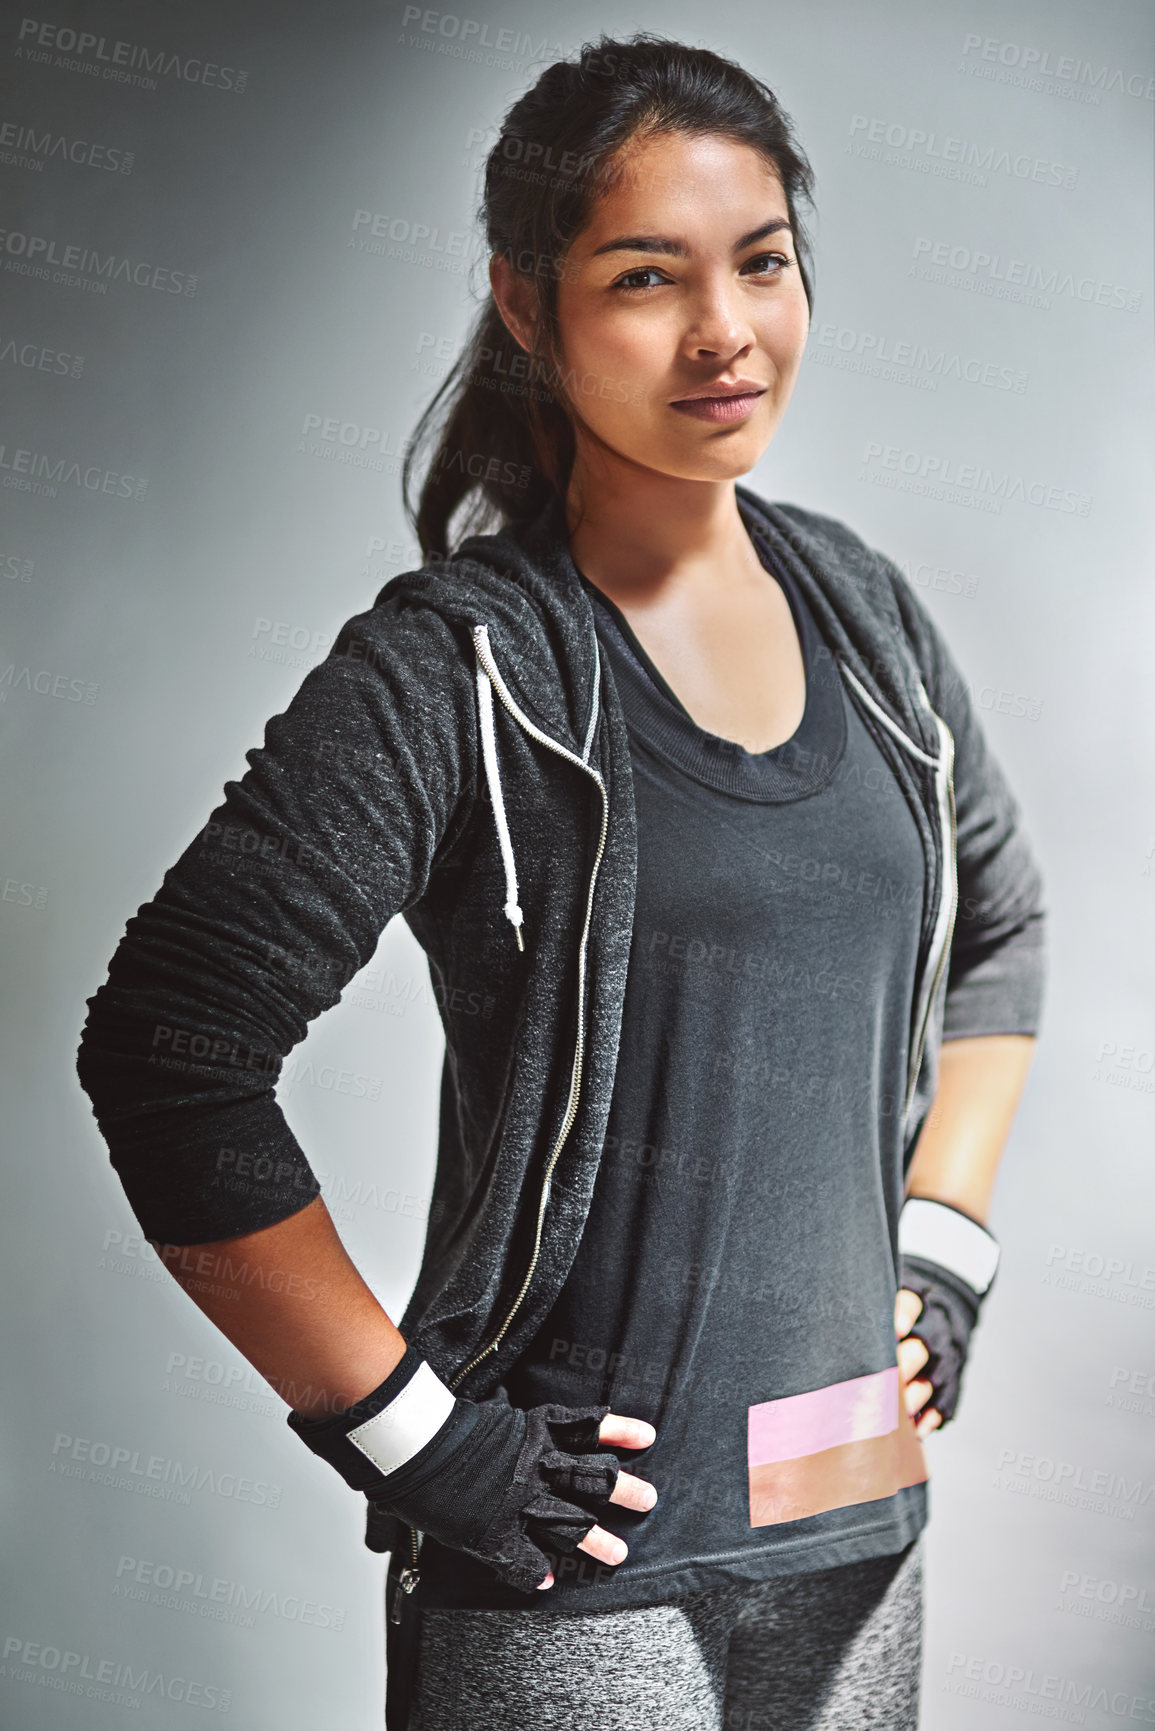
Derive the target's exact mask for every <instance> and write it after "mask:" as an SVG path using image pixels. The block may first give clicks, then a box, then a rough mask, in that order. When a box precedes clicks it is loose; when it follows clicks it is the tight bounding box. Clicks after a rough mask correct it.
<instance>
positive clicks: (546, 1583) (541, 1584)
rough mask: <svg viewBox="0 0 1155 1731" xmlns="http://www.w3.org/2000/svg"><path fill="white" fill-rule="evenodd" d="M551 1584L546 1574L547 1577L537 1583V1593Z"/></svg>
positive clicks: (542, 1591)
mask: <svg viewBox="0 0 1155 1731" xmlns="http://www.w3.org/2000/svg"><path fill="white" fill-rule="evenodd" d="M552 1586H553V1582H552V1581H551V1580H550V1579H549V1578H548V1576H547V1578H546V1579H545V1580H544V1581H539V1582H538V1583H537V1590H538V1592H539V1593H544V1592H545V1590H546V1588H547V1587H552Z"/></svg>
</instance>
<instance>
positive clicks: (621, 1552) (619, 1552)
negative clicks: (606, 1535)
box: [614, 1539, 629, 1563]
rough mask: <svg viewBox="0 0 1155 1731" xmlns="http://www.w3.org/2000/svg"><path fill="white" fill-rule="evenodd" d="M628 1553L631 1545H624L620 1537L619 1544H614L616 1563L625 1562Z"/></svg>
mask: <svg viewBox="0 0 1155 1731" xmlns="http://www.w3.org/2000/svg"><path fill="white" fill-rule="evenodd" d="M628 1555H629V1547H628V1546H627V1545H624V1544H623V1543H622V1541H621V1540H620V1539H619V1540H618V1542H617V1544H616V1545H615V1546H614V1562H615V1563H620V1562H623V1561H624V1560H625V1558H626V1557H627V1556H628Z"/></svg>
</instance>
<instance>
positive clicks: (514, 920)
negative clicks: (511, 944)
mask: <svg viewBox="0 0 1155 1731" xmlns="http://www.w3.org/2000/svg"><path fill="white" fill-rule="evenodd" d="M505 917H506V919H507V920H509V922H510V924H511V925H512V926H513V929H514V931H515V932H516V933H517V947H518V949H519V950H524V948H525V945H524V944H523V943H522V941H521V922H522V918H523V915H522V911H521V908H520V907H519V906H518V904H517V902H506V904H505Z"/></svg>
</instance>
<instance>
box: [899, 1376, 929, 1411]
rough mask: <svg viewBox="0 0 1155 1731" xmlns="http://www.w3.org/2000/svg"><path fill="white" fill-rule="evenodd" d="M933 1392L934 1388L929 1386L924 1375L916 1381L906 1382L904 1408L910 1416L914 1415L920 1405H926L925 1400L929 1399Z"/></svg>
mask: <svg viewBox="0 0 1155 1731" xmlns="http://www.w3.org/2000/svg"><path fill="white" fill-rule="evenodd" d="M933 1393H934V1389H933V1388H932V1387H931V1385H930V1383H929V1382H927V1380H926V1378H925V1377H923V1378H921V1379H920V1380H919V1381H917V1382H908V1383H907V1385H906V1410H907V1412H908V1413H909V1414H910V1416H911V1418H913V1417H914V1415H915V1413H916V1412H918V1410H919V1408H920V1407H924V1406H925V1405H926V1403H927V1401H928V1400H929V1399H930V1397H931V1395H932V1394H933Z"/></svg>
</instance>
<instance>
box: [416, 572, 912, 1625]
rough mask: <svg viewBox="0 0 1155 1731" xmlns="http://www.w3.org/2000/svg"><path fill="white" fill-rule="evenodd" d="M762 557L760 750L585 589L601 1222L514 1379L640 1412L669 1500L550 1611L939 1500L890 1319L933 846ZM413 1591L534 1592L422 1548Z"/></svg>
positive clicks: (609, 1598)
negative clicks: (609, 845) (598, 845)
mask: <svg viewBox="0 0 1155 1731" xmlns="http://www.w3.org/2000/svg"><path fill="white" fill-rule="evenodd" d="M762 556H763V559H764V560H765V561H766V562H767V564H768V565H769V559H768V555H767V554H766V552H765V550H764V549H763V550H762ZM774 574H775V575H776V576H778V580H779V581H780V582H781V583H782V585H783V588H784V589H785V590H786V594H787V598H788V599H789V602H790V605H791V608H792V610H793V614H794V619H795V623H796V625H797V627H798V631H799V636H800V640H801V643H802V648H803V655H804V661H805V666H806V680H807V695H806V708H805V713H804V716H803V719H802V722H801V723H800V725H799V727H798V729H797V731H796V733H795V734H794V736H793V737H792V738H791V739H790V740H788V741H787V742H786V743H785V744H783V745H780V746H778V747H776V748H775V749H773V750H771V751H768V752H762V753H759V754H752V753H750V752H748V751H746V750H745V749H744V748H743V747H741V746H738V745H735V744H734V743H732V742H730V741H728V740H724V739H721V738H719V737H717V736H715V735H712V734H709V733H707V732H705V731H704V730H703V729H702V728H700V727H698V726H697V724H696V723H695V722H694V721H693V719H692V718H691V717H690V715H689V714H688V712H687V711H686V709H685V708H684V706H683V705H682V704H681V703H680V702H679V700H678V698H677V697H676V696H675V694H674V693H673V691H672V690H671V689H670V687H669V686H668V684H667V683H666V681H665V680H664V679H663V678H662V676H661V674H660V673H659V672H658V670H657V668H656V667H654V666H653V664H652V662H651V661H650V659H649V657H648V656H647V654H646V652H645V650H644V649H643V648H642V646H641V644H640V643H639V642H638V640H637V638H636V636H635V635H634V633H633V631H632V630H631V629H630V626H629V624H628V622H627V621H626V619H625V617H624V615H623V614H621V612H620V610H619V609H618V608H616V607H615V606H614V605H613V603H612V602H609V601H608V600H607V599H606V598H605V597H604V596H602V595H601V594H600V592H599V591H598V590H596V588H595V587H594V586H593V585H592V584H590V583H588V581H587V585H586V586H587V589H588V591H589V593H590V595H591V598H592V599H593V601H594V613H595V619H596V623H597V630H598V636H599V642H600V644H601V646H602V650H603V654H604V656H605V658H606V661H607V663H608V667H609V670H610V672H611V673H612V677H613V679H614V680H615V682H616V684H617V686H618V689H619V691H620V693H621V697H622V703H623V708H624V710H625V713H626V717H627V722H628V726H629V731H630V743H631V760H632V765H633V774H634V789H635V799H636V805H637V815H638V883H637V900H636V910H635V920H634V931H633V940H632V948H631V952H630V967H629V977H628V981H627V986H626V994H625V1003H624V1007H623V1026H622V1035H621V1046H620V1052H619V1058H618V1068H617V1074H616V1078H615V1084H614V1095H613V1102H612V1106H611V1110H610V1120H609V1125H608V1131H607V1137H606V1144H605V1148H604V1151H603V1155H602V1160H601V1165H600V1167H599V1170H598V1175H597V1180H596V1184H595V1188H594V1194H593V1200H592V1204H591V1208H590V1212H589V1217H588V1220H587V1222H586V1226H585V1230H584V1233H583V1236H582V1239H581V1242H580V1244H579V1247H578V1251H577V1256H576V1259H575V1261H574V1264H573V1266H572V1268H571V1270H570V1273H569V1276H568V1277H567V1280H566V1282H565V1285H564V1286H563V1288H562V1290H561V1292H560V1293H559V1295H558V1298H557V1300H556V1302H555V1304H554V1306H553V1309H552V1311H551V1313H550V1315H549V1316H548V1317H547V1318H546V1320H545V1322H544V1323H543V1325H542V1327H541V1329H540V1330H539V1332H538V1334H537V1336H536V1338H535V1340H534V1341H533V1342H532V1343H531V1345H530V1347H529V1348H528V1350H527V1351H526V1353H525V1354H524V1355H523V1356H522V1358H521V1359H519V1361H518V1362H517V1364H516V1365H515V1366H514V1367H513V1368H512V1370H511V1372H510V1373H509V1375H508V1377H507V1379H506V1386H507V1388H508V1391H509V1396H510V1400H511V1401H512V1402H513V1404H514V1405H516V1406H523V1407H528V1406H533V1405H536V1404H538V1403H539V1402H543V1401H560V1402H564V1403H566V1404H567V1405H579V1404H591V1403H595V1402H601V1403H607V1402H608V1403H609V1405H610V1407H611V1410H612V1411H614V1412H617V1413H623V1414H627V1415H630V1416H633V1417H638V1418H644V1419H648V1420H649V1421H650V1422H651V1423H652V1424H653V1425H654V1426H655V1429H656V1431H657V1440H656V1442H655V1443H654V1444H653V1445H652V1446H651V1447H650V1448H649V1449H646V1450H637V1451H635V1450H631V1449H622V1450H620V1451H618V1458H619V1460H620V1461H621V1464H622V1466H623V1467H625V1468H626V1469H627V1470H630V1471H635V1472H637V1473H638V1474H639V1476H641V1477H642V1478H645V1479H648V1480H650V1481H651V1482H652V1483H654V1484H655V1485H656V1486H657V1488H658V1492H659V1500H658V1503H657V1505H656V1507H655V1508H654V1509H653V1510H652V1511H650V1512H649V1513H647V1514H645V1515H637V1514H634V1513H632V1512H631V1511H629V1510H624V1509H620V1508H618V1507H617V1506H616V1505H610V1507H609V1508H608V1509H607V1510H606V1511H605V1512H604V1513H601V1514H599V1516H598V1519H599V1523H600V1524H601V1525H602V1526H603V1527H606V1528H608V1529H609V1530H610V1531H612V1532H615V1533H618V1534H619V1535H620V1536H621V1537H622V1538H624V1539H625V1540H626V1542H627V1544H628V1545H629V1547H630V1550H629V1556H628V1557H627V1559H626V1561H625V1562H624V1563H622V1564H620V1565H619V1566H618V1567H616V1568H610V1567H607V1566H605V1565H601V1564H598V1563H597V1562H596V1561H595V1560H594V1559H593V1558H591V1557H588V1556H586V1555H585V1553H584V1552H580V1551H579V1552H575V1553H574V1554H573V1556H572V1557H565V1558H563V1559H562V1560H561V1565H560V1566H558V1565H555V1575H556V1576H557V1585H556V1587H555V1588H553V1589H551V1591H550V1592H549V1594H538V1595H537V1596H536V1598H537V1601H538V1603H540V1602H541V1601H544V1600H546V1599H548V1600H549V1601H550V1607H549V1608H555V1609H562V1608H565V1609H571V1610H572V1609H578V1608H589V1609H610V1608H614V1607H621V1606H625V1605H629V1604H654V1603H660V1602H662V1601H664V1600H669V1599H673V1598H676V1597H680V1596H681V1595H682V1594H684V1593H687V1592H694V1591H697V1590H699V1589H701V1588H703V1587H708V1586H714V1585H719V1584H723V1583H726V1582H731V1581H736V1580H745V1581H753V1580H762V1579H766V1578H768V1577H771V1576H780V1575H787V1574H794V1573H800V1572H804V1571H809V1570H813V1569H824V1568H831V1567H834V1566H836V1565H838V1564H840V1563H848V1562H854V1561H859V1560H862V1559H865V1558H867V1557H871V1556H877V1555H882V1554H885V1553H890V1552H894V1551H898V1550H901V1549H902V1548H903V1547H904V1546H905V1545H907V1544H908V1543H910V1541H911V1540H912V1539H913V1538H914V1537H915V1536H916V1535H917V1533H918V1532H919V1531H920V1530H921V1529H922V1527H923V1526H924V1525H925V1522H926V1519H927V1488H926V1484H925V1482H924V1481H925V1477H926V1473H925V1463H924V1462H923V1457H922V1451H921V1448H920V1446H919V1444H918V1443H917V1441H916V1440H915V1439H914V1435H913V1429H912V1427H911V1426H910V1421H909V1420H908V1419H906V1417H905V1407H904V1405H903V1410H902V1412H901V1414H900V1413H899V1412H898V1408H899V1406H900V1405H902V1402H901V1388H900V1386H899V1379H898V1371H897V1365H896V1343H895V1337H894V1324H893V1313H894V1297H895V1289H896V1285H897V1278H896V1271H897V1234H898V1215H899V1210H900V1207H901V1204H902V1198H903V1178H904V1173H903V1166H902V1139H901V1134H900V1116H901V1107H902V1097H903V1085H904V1078H905V1074H906V1063H907V1043H908V1038H909V1029H910V1019H911V1000H912V992H913V982H914V970H915V957H916V949H917V944H918V932H919V921H920V916H921V903H922V894H923V880H924V863H923V856H922V849H921V844H920V841H919V836H918V832H917V830H916V828H915V824H914V820H913V818H912V816H911V813H910V810H909V807H908V806H907V804H906V801H905V798H904V796H903V794H902V792H901V791H900V789H899V786H898V784H897V783H896V781H895V779H894V777H893V775H892V773H891V771H890V768H889V766H888V765H887V763H886V761H885V759H884V758H883V756H882V755H881V753H880V752H879V750H878V748H877V747H876V745H875V744H874V741H873V740H872V738H871V737H870V734H869V733H868V732H867V730H866V728H865V727H864V726H863V724H862V721H861V719H860V718H859V716H858V713H857V711H856V710H855V708H854V707H853V704H852V702H851V701H850V700H849V698H848V696H847V693H846V690H845V687H844V684H843V681H842V678H841V675H840V674H839V672H838V669H837V667H836V666H835V665H834V662H833V660H832V658H831V656H830V653H829V650H828V649H827V648H826V646H825V644H824V643H823V640H822V637H821V635H820V632H819V629H818V626H817V624H816V622H815V620H814V619H813V617H812V615H811V614H810V612H809V610H808V609H807V608H806V605H805V603H804V601H803V599H802V597H801V595H800V594H799V593H798V591H797V589H796V588H795V586H794V585H793V584H792V583H791V582H789V580H788V579H787V578H785V577H783V576H782V575H781V574H779V573H777V572H775V573H774ZM419 1592H420V1597H421V1601H422V1603H423V1604H425V1605H430V1606H434V1605H443V1606H448V1605H454V1606H474V1607H479V1608H480V1607H486V1606H488V1607H497V1606H518V1605H525V1604H526V1603H527V1601H528V1600H529V1599H530V1598H531V1597H532V1596H531V1595H526V1594H521V1593H517V1592H515V1591H513V1590H512V1589H509V1588H506V1587H504V1586H503V1585H502V1584H501V1583H500V1582H499V1581H498V1579H497V1577H496V1575H495V1574H494V1573H493V1571H492V1570H491V1569H489V1568H488V1566H487V1565H486V1564H484V1563H482V1562H480V1561H479V1560H476V1559H474V1558H471V1557H468V1556H465V1555H463V1554H462V1553H458V1552H452V1551H446V1550H444V1549H442V1548H441V1547H439V1546H438V1545H437V1544H436V1543H435V1542H433V1541H431V1540H429V1539H428V1538H427V1539H426V1540H425V1541H424V1542H423V1546H422V1565H421V1586H420V1589H419ZM534 1608H537V1606H536V1605H535V1606H534ZM542 1608H546V1607H544V1606H543V1607H542Z"/></svg>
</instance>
